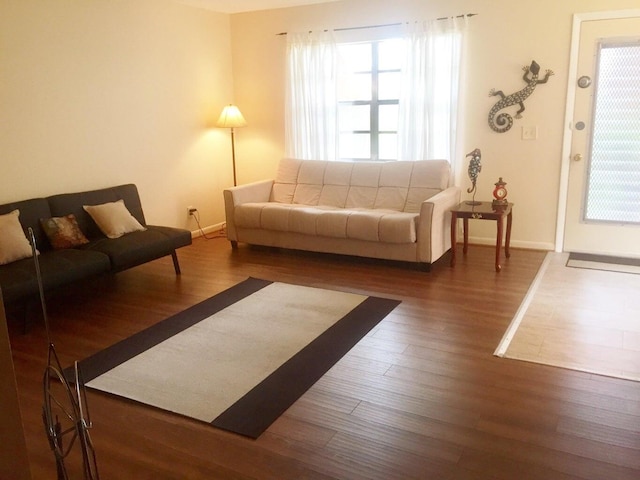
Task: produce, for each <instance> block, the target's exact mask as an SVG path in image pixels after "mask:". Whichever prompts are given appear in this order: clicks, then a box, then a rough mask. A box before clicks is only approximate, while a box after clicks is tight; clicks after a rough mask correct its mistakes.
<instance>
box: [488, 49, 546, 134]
mask: <svg viewBox="0 0 640 480" xmlns="http://www.w3.org/2000/svg"><path fill="white" fill-rule="evenodd" d="M522 69H523V70H524V75H523V76H522V79H523V80H524V81H525V82H527V86H526V87H524V88H523V89H522V90H519V91H517V92H515V93H512V94H511V95H505V94H504V93H503V92H502V90H495V89H493V88H492V89H491V91H490V92H489V96H490V97H493V96H496V95H497V96H499V97H500V100H498V102H497V103H496V104H495V105H494V106H493V107H492V108H491V111H490V112H489V126H490V127H491V128H492V129H493V130H494V131H496V132H498V133H504V132H506V131H508V130H509V129H510V128H511V127H512V126H513V117H511V115H509V114H508V113H505V112H503V113H500V114H499V115H497V116H496V114H497V113H498V112H499V111H500V110H502V109H503V108H507V107H510V106H512V105H519V106H520V109H519V110H518V111H517V112H516V118H522V112H524V101H525V100H526V99H527V98H528V97H529V95H531V94H532V93H533V91H534V90H535V88H536V85H538V84H540V83H547V81H548V80H549V77H550V76H551V75H553V71H552V70H546V72H545V76H544V78H543V79H542V80H540V79H539V78H538V74H539V73H540V65H538V64H537V63H536V61H535V60H534V61H532V62H531V65H527V66H525V67H522Z"/></svg>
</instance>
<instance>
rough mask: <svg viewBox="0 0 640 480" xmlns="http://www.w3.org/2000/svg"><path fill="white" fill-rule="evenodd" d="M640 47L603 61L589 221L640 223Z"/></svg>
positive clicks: (621, 48) (620, 48)
mask: <svg viewBox="0 0 640 480" xmlns="http://www.w3.org/2000/svg"><path fill="white" fill-rule="evenodd" d="M639 62H640V44H638V41H634V42H633V43H630V44H613V45H602V46H601V48H600V52H599V57H598V78H597V81H596V95H595V102H594V105H595V108H594V116H593V134H592V140H591V159H590V164H589V177H588V191H587V202H586V209H585V214H584V216H585V220H587V221H600V222H616V223H636V224H637V223H640V116H638V110H639V109H640V69H639V68H638V65H639Z"/></svg>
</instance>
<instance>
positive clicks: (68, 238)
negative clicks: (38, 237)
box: [40, 213, 89, 249]
mask: <svg viewBox="0 0 640 480" xmlns="http://www.w3.org/2000/svg"><path fill="white" fill-rule="evenodd" d="M40 224H41V225H42V229H43V230H44V233H45V234H46V235H47V238H48V239H49V243H50V244H51V246H52V247H53V248H54V249H61V248H73V247H78V246H80V245H84V244H85V243H89V240H88V239H87V237H85V236H84V233H82V231H81V230H80V227H79V226H78V222H77V220H76V216H75V215H74V214H73V213H70V214H69V215H65V216H64V217H51V218H42V219H40Z"/></svg>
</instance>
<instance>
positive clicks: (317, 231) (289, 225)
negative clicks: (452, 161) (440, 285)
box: [224, 159, 460, 267]
mask: <svg viewBox="0 0 640 480" xmlns="http://www.w3.org/2000/svg"><path fill="white" fill-rule="evenodd" d="M449 183H450V166H449V162H448V161H446V160H420V161H397V162H345V161H317V160H296V159H283V160H282V161H281V162H280V165H279V167H278V172H277V175H276V178H275V179H274V180H265V181H261V182H256V183H251V184H247V185H240V186H237V187H233V188H229V189H226V190H225V191H224V200H225V211H226V221H227V238H228V239H229V240H230V241H231V245H232V247H233V248H237V245H238V242H244V243H249V244H254V245H265V246H271V247H282V248H290V249H297V250H309V251H314V252H325V253H337V254H345V255H357V256H362V257H372V258H380V259H388V260H398V261H406V262H418V263H422V264H426V266H427V267H430V265H431V264H432V263H433V262H435V261H436V260H438V258H440V257H441V256H442V255H443V254H444V253H445V252H446V251H447V250H448V249H449V248H450V246H451V240H450V239H451V235H450V230H449V227H450V222H451V213H450V209H451V208H453V207H454V206H456V205H457V204H458V203H459V201H460V188H458V187H454V186H449Z"/></svg>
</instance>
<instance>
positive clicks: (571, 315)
mask: <svg viewBox="0 0 640 480" xmlns="http://www.w3.org/2000/svg"><path fill="white" fill-rule="evenodd" d="M568 257H569V254H568V253H554V252H550V253H548V255H547V257H546V259H545V261H544V263H543V265H542V266H541V268H540V272H539V273H538V276H537V277H536V279H535V280H534V282H533V284H532V286H531V288H530V290H529V292H528V294H527V296H526V297H525V300H524V302H523V304H522V306H521V307H520V310H519V311H518V313H517V314H516V317H515V318H514V321H513V323H512V325H511V327H510V330H509V331H507V333H506V334H505V337H504V338H503V343H502V344H501V345H500V346H499V347H498V350H496V355H498V356H504V357H507V358H513V359H518V360H525V361H531V362H536V363H542V364H547V365H554V366H559V367H563V368H570V369H574V370H580V371H585V372H590V373H596V374H600V375H607V376H613V377H619V378H625V379H629V380H640V275H635V274H630V273H618V272H610V271H601V270H589V269H583V268H572V267H567V266H566V263H567V259H568ZM516 327H517V329H516ZM509 340H510V343H508V342H509Z"/></svg>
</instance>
